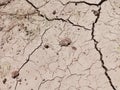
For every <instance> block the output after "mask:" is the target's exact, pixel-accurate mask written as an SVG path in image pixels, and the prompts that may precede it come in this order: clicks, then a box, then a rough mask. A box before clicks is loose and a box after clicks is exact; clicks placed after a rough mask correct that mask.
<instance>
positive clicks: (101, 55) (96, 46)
mask: <svg viewBox="0 0 120 90" xmlns="http://www.w3.org/2000/svg"><path fill="white" fill-rule="evenodd" d="M104 1H106V0H102V1H101V2H100V3H99V5H100V8H99V10H98V12H99V14H98V16H97V18H96V20H95V22H94V23H93V24H92V32H91V36H92V38H91V39H92V40H93V41H94V45H95V46H94V47H95V49H96V51H97V52H98V53H99V55H100V61H101V64H102V68H103V69H104V70H105V76H106V77H107V79H108V81H109V84H110V86H111V87H112V89H113V90H116V88H115V86H114V85H113V82H112V80H111V78H110V76H109V74H108V69H107V67H106V66H105V63H104V60H103V54H102V52H101V50H100V49H99V48H98V41H97V40H96V39H95V35H94V33H95V24H96V23H97V22H98V19H99V17H100V11H101V4H102V3H103V2H104Z"/></svg>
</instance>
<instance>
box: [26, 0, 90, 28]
mask: <svg viewBox="0 0 120 90" xmlns="http://www.w3.org/2000/svg"><path fill="white" fill-rule="evenodd" d="M26 1H27V2H28V3H29V4H30V5H31V6H32V7H33V8H34V9H35V10H36V11H37V12H38V15H39V16H41V17H43V18H45V19H46V20H48V21H62V22H68V23H70V24H71V25H73V26H77V27H80V28H83V29H85V30H91V29H89V28H86V27H85V26H81V25H78V24H74V23H73V22H72V21H70V20H69V19H66V20H65V19H63V18H58V17H57V18H52V19H50V18H48V17H47V16H46V15H43V14H41V13H40V11H39V10H38V8H37V7H36V6H35V5H34V4H33V3H32V2H30V1H29V0H26Z"/></svg>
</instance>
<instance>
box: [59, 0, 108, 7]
mask: <svg viewBox="0 0 120 90" xmlns="http://www.w3.org/2000/svg"><path fill="white" fill-rule="evenodd" d="M59 1H60V0H59ZM104 1H107V0H101V1H100V2H99V3H98V4H96V3H89V2H86V1H68V2H67V3H65V4H64V3H63V2H61V1H60V3H61V4H62V5H68V4H70V3H74V4H86V5H89V6H100V5H101V4H102V3H103V2H104Z"/></svg>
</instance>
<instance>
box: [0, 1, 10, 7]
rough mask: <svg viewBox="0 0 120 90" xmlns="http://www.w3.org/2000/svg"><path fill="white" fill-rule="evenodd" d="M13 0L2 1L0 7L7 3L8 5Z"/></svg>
mask: <svg viewBox="0 0 120 90" xmlns="http://www.w3.org/2000/svg"><path fill="white" fill-rule="evenodd" d="M11 1H12V0H8V1H6V2H3V3H0V7H1V6H6V5H8V4H9V3H11Z"/></svg>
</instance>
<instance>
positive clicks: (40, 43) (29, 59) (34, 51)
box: [18, 27, 50, 71]
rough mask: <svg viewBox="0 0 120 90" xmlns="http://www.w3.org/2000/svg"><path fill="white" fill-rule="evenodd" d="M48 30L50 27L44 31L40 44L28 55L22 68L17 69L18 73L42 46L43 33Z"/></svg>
mask: <svg viewBox="0 0 120 90" xmlns="http://www.w3.org/2000/svg"><path fill="white" fill-rule="evenodd" d="M49 29H50V27H49V28H47V29H46V30H45V31H44V33H43V34H42V36H41V43H40V44H39V45H38V46H37V47H36V48H35V49H34V50H33V51H32V52H31V53H30V54H29V56H28V58H27V60H26V61H25V62H24V63H23V64H22V66H21V67H20V68H19V70H18V71H20V70H21V69H22V68H23V67H24V66H25V65H26V64H27V63H28V62H29V61H30V58H31V56H32V55H33V53H34V52H35V51H36V50H38V49H39V48H40V47H41V46H42V44H43V36H44V35H45V33H46V32H47V31H48V30H49Z"/></svg>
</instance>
